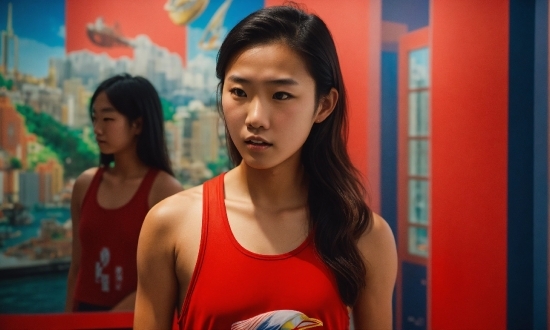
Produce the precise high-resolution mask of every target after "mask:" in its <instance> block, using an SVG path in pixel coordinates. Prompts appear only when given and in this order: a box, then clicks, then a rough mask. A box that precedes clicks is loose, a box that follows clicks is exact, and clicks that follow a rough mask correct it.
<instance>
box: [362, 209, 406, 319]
mask: <svg viewBox="0 0 550 330" xmlns="http://www.w3.org/2000/svg"><path fill="white" fill-rule="evenodd" d="M358 248H359V250H360V251H361V253H362V254H363V258H364V261H365V266H366V278H365V280H366V287H365V289H364V290H362V291H361V293H360V295H359V299H358V301H357V303H356V305H355V306H354V308H353V310H354V313H353V315H354V321H355V328H356V329H391V328H392V293H393V289H394V286H395V280H396V277H397V249H396V244H395V238H394V236H393V232H392V230H391V228H390V226H389V225H388V223H387V222H386V221H385V220H384V219H383V218H382V217H381V216H379V215H378V214H375V213H373V219H372V223H371V225H370V227H369V229H367V230H366V231H365V232H364V233H363V235H362V236H361V238H360V239H359V242H358Z"/></svg>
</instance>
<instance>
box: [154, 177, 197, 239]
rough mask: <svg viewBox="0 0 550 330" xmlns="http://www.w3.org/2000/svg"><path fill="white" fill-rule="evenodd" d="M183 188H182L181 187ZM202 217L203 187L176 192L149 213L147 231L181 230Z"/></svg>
mask: <svg viewBox="0 0 550 330" xmlns="http://www.w3.org/2000/svg"><path fill="white" fill-rule="evenodd" d="M180 187H181V186H180ZM201 215H202V186H197V187H193V188H191V189H187V190H184V191H181V189H180V191H179V192H176V193H174V194H172V195H170V196H168V197H166V198H164V199H163V200H161V201H160V202H158V203H157V204H155V205H154V206H153V207H152V208H151V209H150V210H149V212H148V213H147V216H146V218H145V221H144V224H143V225H144V227H145V228H146V230H148V229H152V230H153V231H156V230H161V229H162V228H164V229H167V230H173V229H177V228H178V229H181V227H185V226H186V225H187V224H188V223H189V222H193V220H194V219H197V216H198V217H199V219H200V218H201Z"/></svg>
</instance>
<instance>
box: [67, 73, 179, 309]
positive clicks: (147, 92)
mask: <svg viewBox="0 0 550 330" xmlns="http://www.w3.org/2000/svg"><path fill="white" fill-rule="evenodd" d="M90 104H91V106H90V115H91V118H92V122H93V126H94V133H95V135H96V140H97V143H98V145H99V150H100V152H101V156H100V166H99V167H96V168H91V169H89V170H86V171H85V172H84V173H82V174H81V175H80V176H79V177H78V178H77V179H76V182H75V184H74V188H73V194H72V199H71V218H72V225H73V227H72V230H73V250H72V261H71V267H70V270H69V276H68V280H67V302H66V311H68V312H70V311H101V310H133V308H134V302H135V291H136V287H137V269H136V253H137V242H138V237H139V231H140V229H141V225H142V223H143V220H144V218H145V215H146V214H147V212H148V211H149V209H150V208H151V207H152V206H153V205H155V204H156V203H158V202H159V201H161V200H162V199H164V198H166V197H168V196H170V195H172V194H175V193H177V192H179V191H181V190H182V188H181V187H182V186H181V184H180V183H179V182H178V181H177V180H176V179H175V178H174V177H173V173H172V169H171V168H170V161H169V158H168V153H167V150H166V145H165V140H164V126H163V125H164V123H163V115H162V108H161V104H160V99H159V96H158V94H157V92H156V90H155V88H154V87H153V85H151V83H150V82H149V81H147V80H146V79H145V78H142V77H132V76H130V75H118V76H115V77H112V78H109V79H107V80H105V81H104V82H103V83H101V84H100V85H99V87H98V88H97V89H96V91H95V93H94V94H93V96H92V99H91V102H90Z"/></svg>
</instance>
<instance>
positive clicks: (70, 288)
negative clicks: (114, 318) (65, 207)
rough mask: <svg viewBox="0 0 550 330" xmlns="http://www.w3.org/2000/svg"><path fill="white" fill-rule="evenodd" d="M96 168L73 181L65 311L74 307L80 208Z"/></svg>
mask: <svg viewBox="0 0 550 330" xmlns="http://www.w3.org/2000/svg"><path fill="white" fill-rule="evenodd" d="M96 171H97V169H96V168H93V169H89V170H87V171H85V172H84V173H82V174H81V175H80V176H79V177H78V178H77V179H76V181H75V184H74V187H73V192H72V195H71V222H72V236H73V237H72V252H71V267H70V268H69V274H68V276H67V297H66V300H65V312H72V311H73V309H74V289H75V286H76V277H77V275H78V270H79V268H80V253H81V247H80V237H79V228H80V227H79V225H80V208H81V207H82V201H83V199H84V195H85V194H86V191H87V190H88V187H89V186H90V183H91V181H92V179H93V176H94V174H95V172H96Z"/></svg>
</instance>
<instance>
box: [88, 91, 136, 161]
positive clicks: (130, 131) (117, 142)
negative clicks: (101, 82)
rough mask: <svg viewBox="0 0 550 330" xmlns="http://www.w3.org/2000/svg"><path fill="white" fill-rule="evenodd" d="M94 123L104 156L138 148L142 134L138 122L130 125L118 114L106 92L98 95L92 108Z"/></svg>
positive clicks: (97, 139) (98, 142)
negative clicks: (137, 144) (138, 139)
mask: <svg viewBox="0 0 550 330" xmlns="http://www.w3.org/2000/svg"><path fill="white" fill-rule="evenodd" d="M92 122H93V126H94V133H95V136H96V141H97V144H98V145H99V150H100V151H101V152H102V153H104V154H117V153H120V152H123V151H126V150H132V149H134V150H135V148H136V141H137V135H138V134H139V133H140V127H138V125H137V124H138V123H137V121H136V122H134V124H132V125H130V123H129V122H128V119H127V118H126V117H125V116H124V115H123V114H121V113H120V112H118V111H117V110H116V109H115V108H114V107H113V105H112V104H111V102H109V99H108V98H107V94H106V93H105V92H101V93H99V94H98V95H97V97H96V99H95V100H94V103H93V106H92Z"/></svg>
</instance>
